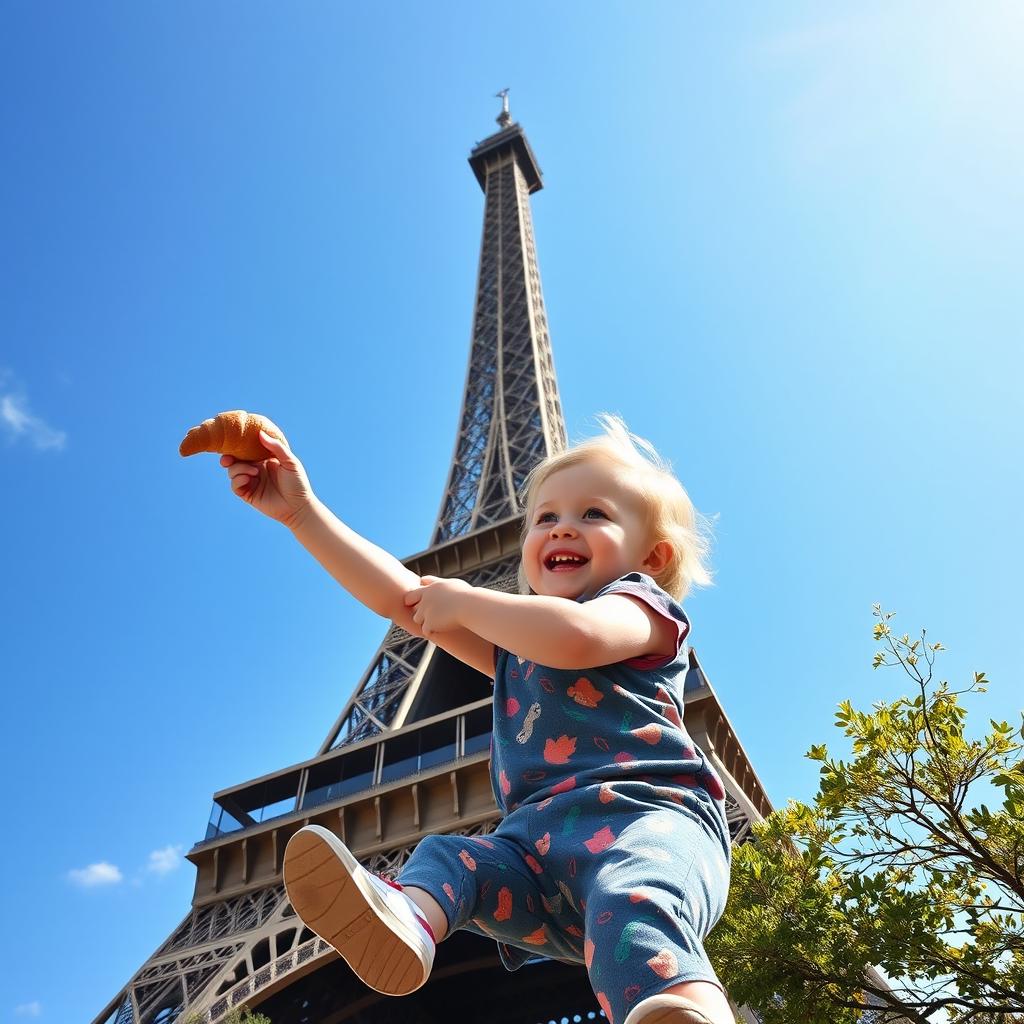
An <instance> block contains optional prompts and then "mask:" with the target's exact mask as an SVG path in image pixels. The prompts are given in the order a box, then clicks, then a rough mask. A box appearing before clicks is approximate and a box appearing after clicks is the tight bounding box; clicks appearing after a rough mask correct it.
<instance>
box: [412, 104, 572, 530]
mask: <svg viewBox="0 0 1024 1024" xmlns="http://www.w3.org/2000/svg"><path fill="white" fill-rule="evenodd" d="M498 96H499V97H500V98H501V100H502V111H501V113H500V114H499V115H498V124H499V125H501V126H502V127H501V130H500V131H498V132H497V133H496V134H494V135H491V136H490V137H489V138H486V139H484V141H483V142H481V143H479V144H478V145H477V146H476V147H475V148H474V150H473V151H472V153H470V156H469V164H470V166H471V167H472V168H473V173H474V174H475V175H476V179H477V181H478V182H479V183H480V187H481V188H482V189H483V191H484V195H485V197H486V198H485V202H484V231H483V240H482V242H481V245H480V269H479V274H478V276H477V289H476V305H475V310H474V314H473V336H472V341H471V345H470V354H469V368H468V371H467V374H466V386H465V391H464V394H463V401H462V412H461V415H460V417H459V430H458V434H457V436H456V442H455V452H454V454H453V456H452V465H451V469H450V470H449V474H448V483H447V486H446V488H445V492H444V495H443V497H442V499H441V509H440V512H439V513H438V517H437V524H436V525H435V527H434V535H433V539H432V543H433V544H440V543H442V542H444V541H446V540H450V539H451V538H453V537H458V536H461V535H463V534H466V533H471V532H473V531H474V530H477V529H480V528H481V527H484V526H488V525H491V524H493V523H497V522H500V521H501V520H504V519H509V518H512V517H515V516H518V515H519V513H520V508H519V500H518V494H519V490H520V488H521V487H522V484H523V481H524V480H525V478H526V474H527V473H529V471H530V470H531V469H532V468H533V467H534V466H535V465H536V464H537V462H539V461H540V460H541V459H542V458H544V457H545V456H547V455H550V454H552V453H553V452H555V451H558V450H560V449H562V448H563V447H565V423H564V421H563V418H562V406H561V402H560V401H559V398H558V384H557V381H556V379H555V369H554V362H553V360H552V357H551V339H550V337H549V335H548V321H547V313H546V312H545V309H544V296H543V294H542V292H541V285H540V270H539V268H538V266H537V249H536V245H535V243H534V237H533V221H532V219H531V216H530V200H529V197H530V194H531V193H533V192H538V191H540V189H541V188H542V187H543V186H542V182H541V172H540V167H539V165H538V164H537V160H536V158H535V157H534V155H533V150H532V149H531V148H530V144H529V142H528V141H527V138H526V133H525V132H524V131H523V129H522V127H521V126H520V125H518V124H516V123H515V122H513V121H512V115H511V114H510V113H509V107H508V89H502V90H501V92H500V93H498Z"/></svg>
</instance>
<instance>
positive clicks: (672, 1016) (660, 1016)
mask: <svg viewBox="0 0 1024 1024" xmlns="http://www.w3.org/2000/svg"><path fill="white" fill-rule="evenodd" d="M625 1024H714V1021H712V1019H711V1018H710V1017H709V1016H708V1015H707V1014H706V1013H704V1011H703V1010H702V1009H701V1008H700V1007H699V1006H698V1005H697V1004H696V1003H692V1002H690V1000H689V999H684V998H683V997H682V996H670V995H658V996H651V997H650V998H649V999H645V1000H644V1001H643V1002H640V1003H637V1004H636V1006H634V1007H633V1009H632V1010H630V1011H629V1016H628V1017H627V1018H626V1020H625Z"/></svg>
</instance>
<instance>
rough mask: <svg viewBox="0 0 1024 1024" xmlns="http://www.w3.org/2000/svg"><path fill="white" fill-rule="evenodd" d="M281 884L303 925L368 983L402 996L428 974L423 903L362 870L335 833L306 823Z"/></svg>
mask: <svg viewBox="0 0 1024 1024" xmlns="http://www.w3.org/2000/svg"><path fill="white" fill-rule="evenodd" d="M284 884H285V888H286V889H287V890H288V899H289V900H290V901H291V904H292V907H293V908H294V909H295V913H296V914H298V915H299V917H300V918H301V919H302V921H303V923H304V924H306V925H307V926H308V927H309V928H311V929H312V930H313V931H314V932H316V933H317V935H319V936H320V937H321V938H323V939H325V940H326V941H327V942H329V943H330V944H331V945H332V946H333V947H334V948H335V949H336V950H337V951H338V952H339V953H340V954H341V955H342V956H343V957H344V958H345V961H346V963H348V965H349V967H351V968H352V970H353V971H355V973H356V974H357V975H358V976H359V977H360V978H361V979H362V980H363V981H364V982H365V983H366V984H367V985H369V986H370V988H372V989H375V990H376V991H378V992H382V993H384V994H385V995H389V996H404V995H408V993H410V992H415V991H416V989H418V988H419V987H420V986H421V985H422V984H423V983H424V982H425V981H426V980H427V978H428V977H429V976H430V968H431V967H432V966H433V963H434V937H433V934H432V933H431V931H430V925H428V924H427V923H426V921H425V920H424V918H423V916H422V914H421V913H420V911H419V908H418V907H417V906H416V904H415V903H413V902H412V900H411V899H409V897H408V896H406V895H405V893H403V892H402V891H401V886H399V885H398V883H397V882H386V881H384V879H382V878H378V877H377V876H376V875H373V874H371V873H370V872H369V871H367V870H366V869H365V868H364V867H362V865H360V864H359V862H358V861H357V860H356V859H355V857H353V856H352V854H351V853H350V852H349V851H348V849H347V848H346V847H345V844H344V843H342V841H341V840H340V839H338V837H337V836H335V835H334V833H333V832H329V831H328V830H327V829H325V828H321V827H320V826H319V825H307V826H306V827H305V828H301V829H299V831H298V832H296V833H295V835H293V836H292V838H291V839H290V840H289V841H288V846H287V847H286V848H285V851H284Z"/></svg>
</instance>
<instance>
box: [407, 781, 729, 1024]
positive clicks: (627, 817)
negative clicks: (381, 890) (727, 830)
mask: <svg viewBox="0 0 1024 1024" xmlns="http://www.w3.org/2000/svg"><path fill="white" fill-rule="evenodd" d="M694 801H698V798H697V797H696V796H695V795H694V794H693V793H692V792H689V791H687V790H685V789H681V790H680V789H676V788H674V787H666V786H654V785H650V784H648V783H645V782H635V781H622V782H615V783H614V784H609V783H604V784H602V785H600V786H597V785H595V786H589V787H586V788H582V789H578V790H572V791H569V792H566V793H562V794H559V795H558V796H555V797H553V798H549V799H547V800H544V801H541V802H540V803H538V804H524V805H523V806H522V807H519V808H518V809H516V810H515V811H513V812H512V813H510V814H509V815H508V816H507V817H506V818H504V819H503V821H502V822H501V824H500V825H499V827H498V829H497V831H496V832H494V833H493V834H491V835H488V836H481V837H467V836H447V835H441V836H427V837H426V838H425V839H423V840H422V841H421V842H420V844H419V846H417V848H416V850H415V852H414V853H413V855H412V857H410V859H409V862H408V863H407V864H406V866H405V868H404V870H403V871H402V873H401V876H400V880H401V882H402V884H403V885H410V886H416V887H418V888H420V889H424V890H425V891H426V892H429V893H430V894H431V895H432V896H433V897H434V898H435V899H436V900H437V902H438V903H439V904H440V905H441V906H442V907H443V908H444V911H445V914H446V915H447V917H448V925H449V929H450V930H454V929H456V928H468V929H469V930H470V931H475V932H478V933H480V934H482V935H487V936H490V937H491V938H493V939H496V940H497V941H498V943H499V950H500V952H501V957H502V960H503V962H504V963H505V966H506V967H508V968H509V969H510V970H515V969H516V968H517V967H520V966H521V965H522V964H523V963H525V962H526V961H527V960H528V959H530V958H531V957H535V956H543V957H550V958H552V959H556V960H565V961H569V962H571V963H582V964H585V965H586V968H587V971H588V972H589V975H590V983H591V985H592V986H593V988H594V992H595V994H596V996H597V1000H598V1002H599V1003H600V1005H601V1008H602V1009H603V1010H604V1012H605V1015H606V1016H607V1017H608V1020H609V1021H610V1022H611V1024H621V1022H622V1021H623V1020H624V1019H625V1017H626V1014H627V1013H628V1012H629V1010H630V1009H631V1008H632V1007H633V1006H634V1005H635V1004H636V1003H637V1002H638V1001H640V1000H641V999H645V998H647V997H648V996H652V995H655V994H657V993H658V992H661V991H663V990H664V989H666V988H668V987H669V986H671V985H676V984H678V983H680V982H684V981H709V982H711V983H713V984H715V985H718V984H719V982H718V979H717V978H716V976H715V972H714V969H713V968H712V966H711V964H710V962H709V961H708V958H707V955H706V954H705V952H704V945H703V940H704V938H705V936H706V935H707V934H708V932H709V931H710V930H711V928H712V926H713V925H714V924H715V922H716V921H717V920H718V918H719V917H720V916H721V914H722V911H723V910H724V909H725V901H726V897H727V895H728V889H729V860H728V856H729V855H728V843H727V842H724V841H723V839H722V838H721V837H719V836H717V835H715V834H714V831H713V830H712V829H711V828H710V827H709V826H708V824H707V823H706V820H705V819H706V815H702V814H701V813H699V811H700V808H699V807H697V808H696V809H695V805H694Z"/></svg>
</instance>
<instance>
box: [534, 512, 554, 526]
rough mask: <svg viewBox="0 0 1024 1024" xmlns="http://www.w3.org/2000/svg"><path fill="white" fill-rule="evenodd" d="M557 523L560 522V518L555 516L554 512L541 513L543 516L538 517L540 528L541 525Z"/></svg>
mask: <svg viewBox="0 0 1024 1024" xmlns="http://www.w3.org/2000/svg"><path fill="white" fill-rule="evenodd" d="M556 522H558V517H557V516H556V515H555V513H554V512H541V514H540V515H539V516H537V525H538V526H539V525H540V524H541V523H556Z"/></svg>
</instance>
